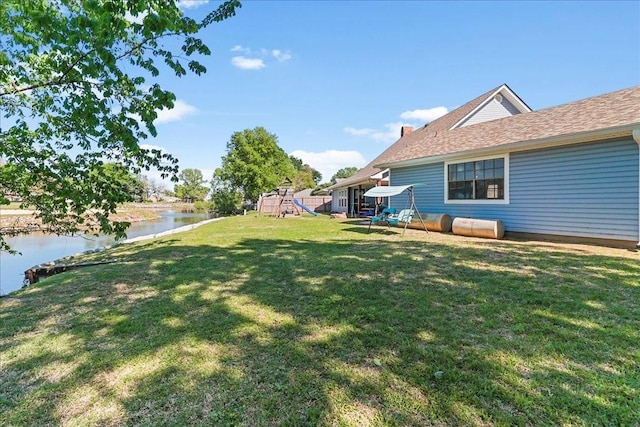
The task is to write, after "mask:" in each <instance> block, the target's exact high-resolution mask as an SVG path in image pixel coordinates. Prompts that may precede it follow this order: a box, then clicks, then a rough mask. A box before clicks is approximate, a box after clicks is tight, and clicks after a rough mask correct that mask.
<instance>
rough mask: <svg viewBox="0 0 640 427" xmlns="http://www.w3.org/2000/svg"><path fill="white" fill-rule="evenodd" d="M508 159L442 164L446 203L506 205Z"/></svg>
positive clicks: (496, 158) (506, 157) (498, 158)
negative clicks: (443, 167) (443, 165)
mask: <svg viewBox="0 0 640 427" xmlns="http://www.w3.org/2000/svg"><path fill="white" fill-rule="evenodd" d="M508 176H509V157H508V156H501V157H490V158H481V159H473V160H465V161H455V162H447V163H445V201H446V202H448V203H508V200H509V193H508V186H509V179H508Z"/></svg>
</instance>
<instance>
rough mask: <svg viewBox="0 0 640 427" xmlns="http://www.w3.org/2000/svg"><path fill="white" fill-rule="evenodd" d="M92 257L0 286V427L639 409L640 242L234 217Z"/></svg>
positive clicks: (564, 417) (560, 414) (577, 414)
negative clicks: (16, 286) (12, 289)
mask: <svg viewBox="0 0 640 427" xmlns="http://www.w3.org/2000/svg"><path fill="white" fill-rule="evenodd" d="M97 256H98V257H99V258H102V259H113V258H117V259H120V262H119V263H115V264H108V265H101V266H95V267H91V268H86V269H82V270H75V271H71V272H67V273H64V274H61V275H58V276H54V277H51V278H48V279H46V280H44V281H42V282H41V283H39V284H38V285H34V286H32V287H30V288H27V289H25V290H23V291H20V292H18V293H16V294H12V295H11V296H10V297H8V298H3V299H0V322H1V323H0V325H1V330H0V358H1V359H0V425H7V426H9V425H15V426H22V425H30V426H31V425H73V426H78V425H241V426H263V425H267V426H268V425H290V426H302V425H337V426H368V425H371V426H383V425H384V426H387V425H399V426H406V425H416V426H426V425H505V426H507V425H509V426H511V425H637V424H638V422H639V419H638V414H640V393H639V389H640V332H639V331H640V304H638V302H639V301H640V262H639V261H640V256H639V254H638V253H637V252H633V251H628V250H622V249H605V248H597V247H589V246H575V245H574V246H571V245H558V244H551V243H544V242H524V241H492V240H481V239H472V238H464V237H459V236H453V235H442V234H438V233H429V234H427V233H425V232H423V231H418V230H408V231H407V234H406V235H405V236H404V237H401V235H400V232H399V231H398V230H397V229H396V230H391V231H389V230H387V229H386V228H384V227H378V228H376V229H375V230H373V231H372V232H371V233H370V234H367V232H366V227H363V226H362V225H359V224H356V223H354V222H353V221H350V220H349V221H344V222H340V221H335V220H330V219H328V218H326V217H317V218H312V217H303V218H295V219H294V218H292V219H278V220H276V219H273V218H256V217H255V216H246V217H234V218H226V219H224V220H221V221H217V222H214V223H211V224H208V225H205V226H202V227H201V228H199V229H197V230H194V231H191V232H187V233H182V234H177V235H172V236H169V237H167V238H165V239H161V240H155V241H149V242H142V243H139V244H136V245H123V246H120V247H118V248H115V249H113V250H111V251H108V252H104V253H101V254H99V255H97ZM43 261H45V260H43Z"/></svg>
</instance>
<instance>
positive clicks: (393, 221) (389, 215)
mask: <svg viewBox="0 0 640 427" xmlns="http://www.w3.org/2000/svg"><path fill="white" fill-rule="evenodd" d="M424 186H426V184H409V185H389V186H382V187H373V188H371V189H369V190H368V191H367V192H366V193H364V195H365V197H391V196H397V195H398V194H401V193H403V192H404V191H407V192H408V196H409V197H408V199H407V205H408V206H409V207H408V208H405V209H403V210H401V211H400V212H398V213H397V214H396V213H395V209H384V210H383V211H382V212H381V213H380V214H378V215H375V216H373V217H371V221H369V231H371V224H373V223H381V222H384V223H385V224H387V227H389V226H391V225H398V223H399V222H404V229H403V230H402V235H403V236H404V232H405V231H407V226H408V225H409V223H410V222H411V221H412V220H413V217H414V216H417V217H418V219H419V220H420V223H421V224H422V227H423V228H424V231H426V232H427V233H428V232H429V230H427V226H426V225H425V223H424V221H423V220H422V216H420V213H419V212H418V208H417V207H416V198H415V195H414V192H413V189H414V188H416V187H424Z"/></svg>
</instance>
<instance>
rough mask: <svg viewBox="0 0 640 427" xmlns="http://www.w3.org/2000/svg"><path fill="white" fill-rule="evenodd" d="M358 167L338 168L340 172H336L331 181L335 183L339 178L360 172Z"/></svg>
mask: <svg viewBox="0 0 640 427" xmlns="http://www.w3.org/2000/svg"><path fill="white" fill-rule="evenodd" d="M358 170H359V169H358V168H357V167H355V166H349V167H347V168H342V169H340V170H338V172H336V173H334V174H333V176H332V177H331V183H332V184H335V183H336V182H337V179H338V178H349V177H351V176H353V175H354V174H355V173H356V172H358Z"/></svg>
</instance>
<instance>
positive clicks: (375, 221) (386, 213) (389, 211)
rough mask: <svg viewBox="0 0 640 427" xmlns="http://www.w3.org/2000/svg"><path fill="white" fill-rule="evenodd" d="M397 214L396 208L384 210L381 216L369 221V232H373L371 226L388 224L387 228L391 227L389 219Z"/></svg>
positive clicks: (373, 217)
mask: <svg viewBox="0 0 640 427" xmlns="http://www.w3.org/2000/svg"><path fill="white" fill-rule="evenodd" d="M395 213H396V209H395V208H385V209H383V210H382V212H380V214H378V215H375V216H372V217H371V220H370V221H369V230H368V231H367V232H369V231H371V224H378V223H380V222H384V223H385V224H387V227H389V222H388V220H389V217H391V216H392V215H395Z"/></svg>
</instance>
